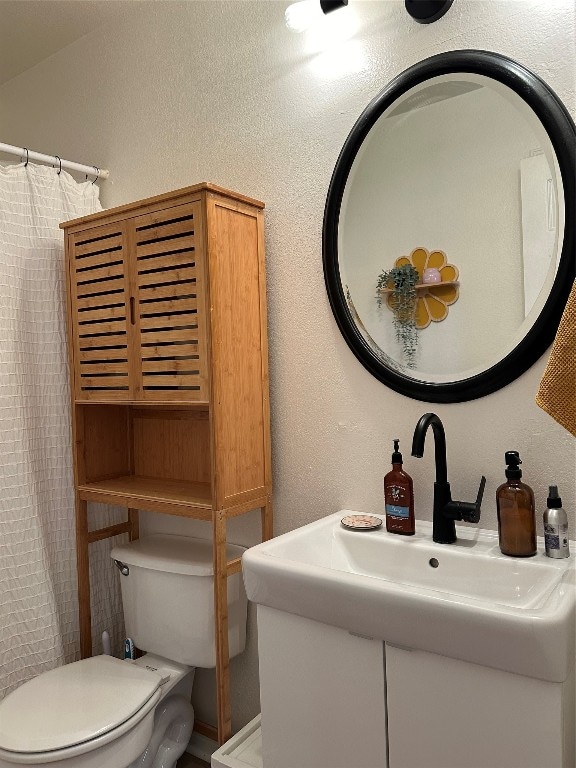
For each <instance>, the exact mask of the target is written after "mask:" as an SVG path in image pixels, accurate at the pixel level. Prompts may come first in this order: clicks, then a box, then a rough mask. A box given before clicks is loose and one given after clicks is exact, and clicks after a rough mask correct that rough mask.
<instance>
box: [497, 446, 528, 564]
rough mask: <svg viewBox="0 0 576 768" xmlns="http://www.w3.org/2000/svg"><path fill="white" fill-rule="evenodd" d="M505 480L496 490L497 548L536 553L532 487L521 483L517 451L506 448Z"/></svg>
mask: <svg viewBox="0 0 576 768" xmlns="http://www.w3.org/2000/svg"><path fill="white" fill-rule="evenodd" d="M504 459H505V461H506V464H507V465H508V466H507V467H506V482H505V483H503V484H502V485H501V486H500V487H499V488H498V489H497V490H496V508H497V511H498V539H499V541H500V550H501V551H502V552H503V553H504V554H505V555H510V556H511V557H531V556H532V555H535V554H536V513H535V504H534V494H533V492H532V488H530V486H529V485H526V484H525V483H521V482H520V478H521V477H522V470H521V469H520V467H519V465H520V464H522V462H521V461H520V455H519V454H518V451H506V453H505V455H504Z"/></svg>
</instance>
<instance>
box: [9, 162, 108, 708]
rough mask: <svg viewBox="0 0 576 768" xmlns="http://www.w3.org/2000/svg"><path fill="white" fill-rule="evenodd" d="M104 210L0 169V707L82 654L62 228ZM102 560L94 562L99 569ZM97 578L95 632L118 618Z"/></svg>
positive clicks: (92, 191) (48, 174) (85, 195)
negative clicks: (36, 678) (27, 685)
mask: <svg viewBox="0 0 576 768" xmlns="http://www.w3.org/2000/svg"><path fill="white" fill-rule="evenodd" d="M100 209H101V206H100V202H99V199H98V187H97V186H95V185H93V184H92V183H91V182H90V181H87V182H85V183H78V182H76V181H75V180H74V178H73V177H72V176H70V175H69V174H67V173H66V172H65V171H62V172H61V173H60V174H58V173H57V169H55V168H50V167H45V166H38V165H33V164H31V163H28V165H24V164H20V165H13V166H8V167H4V166H0V699H1V698H2V697H3V696H4V695H5V694H6V693H8V692H9V691H11V690H12V689H14V688H15V687H17V686H18V685H19V684H20V683H22V682H24V681H25V680H28V679H29V678H31V677H34V676H35V675H37V674H38V673H40V672H42V671H44V670H47V669H51V668H52V667H55V666H58V665H60V664H62V663H65V662H68V661H72V660H74V659H76V658H77V657H78V641H79V632H78V607H77V598H76V555H75V528H74V492H73V485H72V452H71V446H70V439H71V437H70V400H69V386H68V362H67V351H66V325H65V281H64V248H63V243H64V240H63V234H62V230H60V229H59V226H58V225H59V223H60V222H62V221H66V220H68V219H72V218H76V217H79V216H84V215H87V214H89V213H93V212H94V211H98V210H100ZM99 513H100V518H102V512H101V511H99V510H96V514H99ZM98 522H99V524H101V523H102V520H101V519H100V520H99V521H98ZM106 554H107V553H105V552H103V551H102V550H101V551H100V553H99V555H100V556H99V557H96V558H94V560H95V563H94V565H95V567H96V564H97V563H99V564H100V565H103V564H104V557H105V555H106ZM108 563H110V560H109V559H108ZM97 570H98V571H100V570H102V568H98V569H97ZM104 570H105V572H106V575H105V577H104V580H103V581H101V583H96V584H95V586H94V589H95V591H96V598H97V599H96V600H95V602H96V611H95V625H96V627H95V629H96V632H97V631H98V630H100V631H101V629H102V628H103V625H104V624H107V623H108V621H109V619H110V615H111V614H114V615H116V614H118V612H119V611H120V607H119V597H118V595H117V594H116V585H115V582H114V581H113V575H112V574H111V575H110V576H108V571H107V569H104ZM96 582H98V579H96ZM102 606H104V615H99V614H102Z"/></svg>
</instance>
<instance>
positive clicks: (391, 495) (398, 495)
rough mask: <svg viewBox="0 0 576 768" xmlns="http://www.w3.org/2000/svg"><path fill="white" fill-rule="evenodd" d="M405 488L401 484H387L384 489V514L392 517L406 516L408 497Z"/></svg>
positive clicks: (408, 511) (407, 513) (408, 510)
mask: <svg viewBox="0 0 576 768" xmlns="http://www.w3.org/2000/svg"><path fill="white" fill-rule="evenodd" d="M407 496H408V494H407V493H406V489H405V488H403V487H402V486H401V485H389V486H388V488H387V491H386V500H385V502H386V503H385V507H386V514H387V515H391V516H392V517H402V518H407V517H408V516H409V514H410V507H409V506H408V502H409V499H408V498H407Z"/></svg>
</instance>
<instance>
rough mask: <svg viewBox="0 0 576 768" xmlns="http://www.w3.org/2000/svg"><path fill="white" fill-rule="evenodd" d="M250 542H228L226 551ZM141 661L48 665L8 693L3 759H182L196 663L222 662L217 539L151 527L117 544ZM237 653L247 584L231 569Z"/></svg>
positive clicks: (127, 765) (5, 767)
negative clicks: (218, 656)
mask: <svg viewBox="0 0 576 768" xmlns="http://www.w3.org/2000/svg"><path fill="white" fill-rule="evenodd" d="M243 551H244V550H243V549H242V547H237V546H234V545H228V558H229V559H232V558H236V557H240V556H241V554H242V552H243ZM111 555H112V558H113V559H114V560H115V561H116V564H117V566H118V567H119V568H120V570H121V572H122V577H121V584H122V600H123V604H124V617H125V622H126V632H127V634H128V636H129V637H130V638H131V639H132V640H133V641H134V644H135V645H136V646H137V647H138V648H140V649H142V650H145V651H147V653H145V655H144V656H142V657H141V658H139V659H137V660H136V661H121V660H119V659H116V658H114V657H112V656H94V657H92V658H90V659H84V660H83V661H77V662H74V663H72V664H66V665H65V666H63V667H59V668H57V669H53V670H50V671H49V672H44V673H43V674H41V675H38V677H36V678H34V679H33V680H30V681H28V682H27V683H24V684H23V685H22V686H20V688H18V689H16V690H15V691H13V692H12V693H11V694H10V695H8V696H7V697H6V698H5V699H4V700H3V701H2V702H0V768H14V766H28V767H29V768H44V767H46V768H174V766H175V764H176V761H177V759H178V758H179V757H180V755H181V754H182V753H183V752H184V750H185V749H186V746H187V744H188V741H189V739H190V735H191V732H192V727H193V724H194V712H193V709H192V707H191V705H190V695H191V692H192V682H193V679H194V671H195V667H197V666H200V667H214V666H215V663H216V652H215V630H214V602H213V600H214V597H213V595H214V590H213V586H214V582H213V566H212V544H211V542H209V541H204V540H202V539H193V538H187V537H182V536H166V535H162V536H150V537H148V538H144V539H140V540H138V541H134V542H131V543H130V544H126V545H124V546H118V547H115V548H114V549H113V550H112V553H111ZM228 619H229V633H228V642H229V647H230V656H231V657H232V656H235V655H237V654H238V653H241V652H242V651H243V650H244V646H245V643H246V594H245V592H244V588H243V585H242V579H241V576H240V574H235V575H234V576H233V577H231V578H229V579H228Z"/></svg>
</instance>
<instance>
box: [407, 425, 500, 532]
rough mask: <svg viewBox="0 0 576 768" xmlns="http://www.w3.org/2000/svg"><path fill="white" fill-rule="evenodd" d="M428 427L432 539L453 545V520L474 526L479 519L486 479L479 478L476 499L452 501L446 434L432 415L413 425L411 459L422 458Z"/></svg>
mask: <svg viewBox="0 0 576 768" xmlns="http://www.w3.org/2000/svg"><path fill="white" fill-rule="evenodd" d="M430 426H431V427H432V430H433V432H434V456H435V459H436V482H435V483H434V515H433V523H432V538H433V540H434V541H436V542H437V543H438V544H453V543H454V542H455V541H456V525H455V522H454V521H455V520H465V521H466V522H467V523H477V522H478V521H479V520H480V505H481V503H482V496H483V495H484V486H485V485H486V478H485V477H484V475H482V480H481V481H480V489H479V490H478V498H477V499H476V501H475V502H467V501H452V494H451V492H450V483H449V482H448V467H447V463H446V435H445V433H444V425H443V424H442V422H441V421H440V419H439V418H438V416H436V414H435V413H425V414H424V416H422V417H421V418H420V420H419V421H418V424H416V429H415V430H414V437H413V438H412V456H416V457H417V458H419V459H421V458H422V456H424V440H425V439H426V432H427V431H428V427H430Z"/></svg>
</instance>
